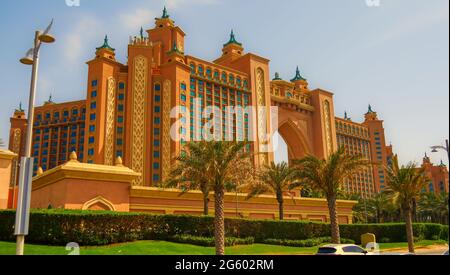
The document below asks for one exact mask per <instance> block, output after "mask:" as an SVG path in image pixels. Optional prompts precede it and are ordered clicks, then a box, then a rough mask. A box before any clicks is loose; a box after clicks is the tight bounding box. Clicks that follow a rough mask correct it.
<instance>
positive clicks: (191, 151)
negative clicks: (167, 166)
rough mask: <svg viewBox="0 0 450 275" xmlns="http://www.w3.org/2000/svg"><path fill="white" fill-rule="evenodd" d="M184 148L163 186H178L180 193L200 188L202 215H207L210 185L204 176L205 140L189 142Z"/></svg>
mask: <svg viewBox="0 0 450 275" xmlns="http://www.w3.org/2000/svg"><path fill="white" fill-rule="evenodd" d="M184 150H185V153H184V154H181V155H180V156H178V157H177V158H176V162H177V163H176V166H175V168H173V169H172V171H171V173H170V178H169V179H168V180H167V181H166V182H164V183H163V186H164V187H169V188H180V189H181V190H182V191H183V193H182V194H185V193H187V192H188V191H190V190H200V191H201V192H202V194H203V215H205V216H208V214H209V194H210V186H209V183H208V182H207V180H206V177H205V163H204V156H205V155H204V153H205V150H206V142H204V141H202V142H190V143H188V144H186V146H185V148H184Z"/></svg>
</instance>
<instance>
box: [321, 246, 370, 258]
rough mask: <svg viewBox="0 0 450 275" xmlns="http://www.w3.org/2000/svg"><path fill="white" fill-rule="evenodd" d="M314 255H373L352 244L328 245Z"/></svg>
mask: <svg viewBox="0 0 450 275" xmlns="http://www.w3.org/2000/svg"><path fill="white" fill-rule="evenodd" d="M316 255H360V256H361V255H373V253H371V252H369V251H367V250H365V249H363V248H361V247H360V246H357V245H354V244H328V245H324V246H322V247H320V248H319V251H318V252H317V254H316Z"/></svg>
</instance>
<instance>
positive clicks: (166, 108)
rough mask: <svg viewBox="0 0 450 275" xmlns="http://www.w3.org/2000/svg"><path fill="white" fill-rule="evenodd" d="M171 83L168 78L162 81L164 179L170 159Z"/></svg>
mask: <svg viewBox="0 0 450 275" xmlns="http://www.w3.org/2000/svg"><path fill="white" fill-rule="evenodd" d="M171 96H172V83H171V81H170V80H166V81H164V85H163V102H162V103H163V107H162V112H163V118H162V119H163V130H162V144H163V147H162V180H163V181H164V180H166V179H167V177H168V175H169V173H170V160H171V154H170V152H171V148H170V147H171V146H170V144H171V139H170V127H171V125H170V111H171V108H172V102H171V101H172V99H171Z"/></svg>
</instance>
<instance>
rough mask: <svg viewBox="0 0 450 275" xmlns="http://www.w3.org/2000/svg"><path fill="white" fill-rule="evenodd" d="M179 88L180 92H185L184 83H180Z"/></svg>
mask: <svg viewBox="0 0 450 275" xmlns="http://www.w3.org/2000/svg"><path fill="white" fill-rule="evenodd" d="M180 88H181V90H182V91H186V83H184V82H183V83H181V84H180Z"/></svg>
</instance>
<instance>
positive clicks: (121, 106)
mask: <svg viewBox="0 0 450 275" xmlns="http://www.w3.org/2000/svg"><path fill="white" fill-rule="evenodd" d="M117 110H119V112H123V104H119V105H118V106H117Z"/></svg>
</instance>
